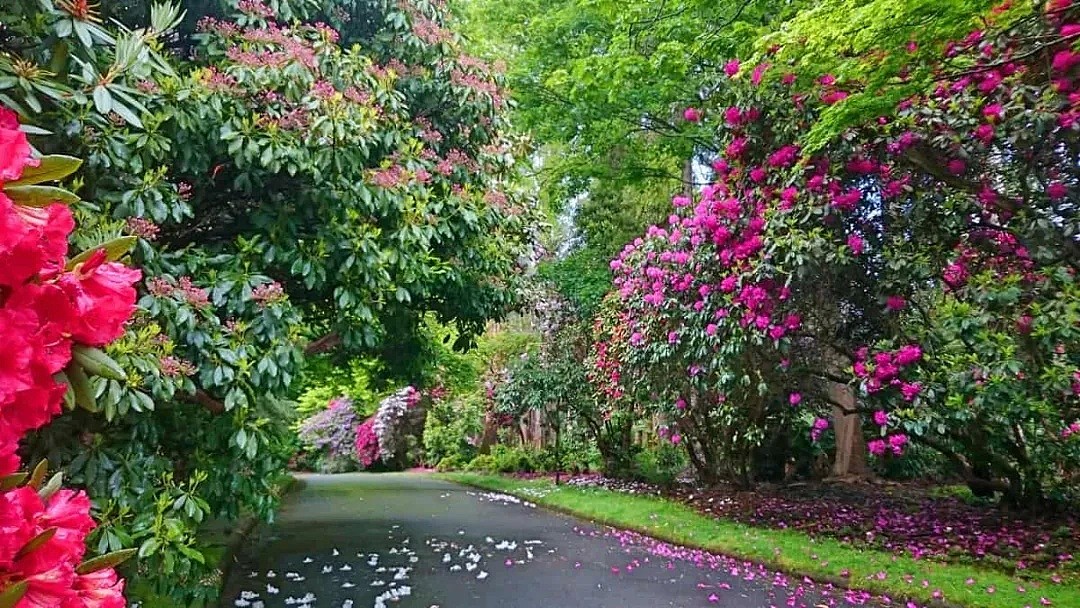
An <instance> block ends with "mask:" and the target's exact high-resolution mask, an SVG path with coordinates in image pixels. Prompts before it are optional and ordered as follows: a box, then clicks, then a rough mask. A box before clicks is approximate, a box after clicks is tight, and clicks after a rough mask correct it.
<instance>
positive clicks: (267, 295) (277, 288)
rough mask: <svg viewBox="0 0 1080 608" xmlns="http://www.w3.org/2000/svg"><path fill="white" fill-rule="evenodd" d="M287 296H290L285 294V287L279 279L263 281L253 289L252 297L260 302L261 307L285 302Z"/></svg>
mask: <svg viewBox="0 0 1080 608" xmlns="http://www.w3.org/2000/svg"><path fill="white" fill-rule="evenodd" d="M287 297H288V296H286V295H285V288H284V287H282V286H281V283H278V282H277V281H272V282H270V283H263V284H262V285H259V286H258V287H256V288H255V289H252V290H251V299H252V300H254V301H255V302H256V303H258V305H259V307H260V308H266V307H267V306H269V305H271V304H276V303H278V302H283V301H285V298H287Z"/></svg>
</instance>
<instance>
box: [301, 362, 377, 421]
mask: <svg viewBox="0 0 1080 608" xmlns="http://www.w3.org/2000/svg"><path fill="white" fill-rule="evenodd" d="M381 369H382V365H381V364H380V363H379V361H377V360H375V359H352V360H350V361H349V362H348V363H344V364H342V363H339V362H338V361H336V360H335V358H334V357H331V356H326V355H323V356H317V357H309V358H308V359H307V360H306V361H305V362H304V372H303V374H302V375H301V377H300V382H301V384H302V385H303V387H304V389H303V391H302V392H301V393H300V395H299V396H298V397H297V398H296V415H297V417H298V418H300V419H303V418H307V417H309V416H311V415H312V414H315V413H317V412H320V411H322V410H324V409H326V406H327V404H329V403H330V401H331V400H332V399H334V398H336V397H346V398H348V399H349V400H351V401H352V403H353V404H354V405H355V406H356V407H357V408H358V410H359V412H360V413H361V414H363V415H365V416H369V415H371V414H373V413H374V412H375V408H376V406H377V405H378V402H379V399H378V393H377V392H376V382H377V378H378V376H379V372H380V371H381Z"/></svg>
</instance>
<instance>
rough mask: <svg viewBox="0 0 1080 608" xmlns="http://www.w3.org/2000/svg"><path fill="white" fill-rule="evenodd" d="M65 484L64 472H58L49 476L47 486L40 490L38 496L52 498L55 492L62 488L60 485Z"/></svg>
mask: <svg viewBox="0 0 1080 608" xmlns="http://www.w3.org/2000/svg"><path fill="white" fill-rule="evenodd" d="M63 484H64V474H63V473H62V472H60V473H57V474H55V475H53V476H52V477H50V478H49V481H47V482H45V486H44V487H43V488H41V489H40V490H38V496H40V497H41V499H42V500H48V499H50V498H52V495H53V494H56V492H57V491H58V490H59V489H60V486H62V485H63Z"/></svg>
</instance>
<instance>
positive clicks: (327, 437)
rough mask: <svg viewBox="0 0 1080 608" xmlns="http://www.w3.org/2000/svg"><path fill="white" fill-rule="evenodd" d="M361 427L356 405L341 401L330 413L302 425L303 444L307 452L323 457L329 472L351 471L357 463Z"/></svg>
mask: <svg viewBox="0 0 1080 608" xmlns="http://www.w3.org/2000/svg"><path fill="white" fill-rule="evenodd" d="M358 424H359V420H358V416H357V415H356V408H355V407H353V403H352V401H351V400H349V399H347V398H345V397H338V398H336V399H334V400H332V401H331V402H330V404H329V405H328V406H327V407H326V409H324V410H322V411H321V412H319V413H317V414H315V415H314V416H311V417H310V418H308V419H307V420H304V421H303V422H301V423H300V428H299V437H300V441H301V442H302V443H303V444H304V446H305V447H306V448H308V449H310V450H315V451H317V452H319V453H320V455H321V456H322V458H323V461H324V462H323V464H324V465H325V466H326V468H327V469H328V470H336V469H337V468H340V467H344V468H348V464H349V463H352V462H353V461H354V453H355V442H356V439H355V437H356V436H355V429H356V427H357V425H358Z"/></svg>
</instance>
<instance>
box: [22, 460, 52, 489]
mask: <svg viewBox="0 0 1080 608" xmlns="http://www.w3.org/2000/svg"><path fill="white" fill-rule="evenodd" d="M48 472H49V461H48V460H47V459H42V460H41V462H39V463H38V464H37V466H36V467H34V472H33V473H31V474H30V481H27V482H26V485H27V486H30V487H31V488H33V489H34V490H38V489H40V488H41V482H43V481H45V474H46V473H48Z"/></svg>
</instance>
